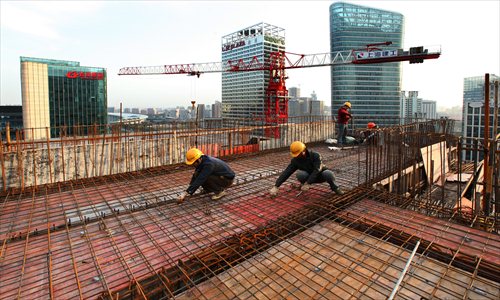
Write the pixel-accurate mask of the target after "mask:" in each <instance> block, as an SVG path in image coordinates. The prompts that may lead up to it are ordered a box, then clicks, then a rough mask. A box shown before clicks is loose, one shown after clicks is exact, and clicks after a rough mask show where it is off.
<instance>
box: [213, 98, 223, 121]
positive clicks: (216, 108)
mask: <svg viewBox="0 0 500 300" xmlns="http://www.w3.org/2000/svg"><path fill="white" fill-rule="evenodd" d="M221 117H222V103H221V102H220V101H215V103H214V104H212V118H221Z"/></svg>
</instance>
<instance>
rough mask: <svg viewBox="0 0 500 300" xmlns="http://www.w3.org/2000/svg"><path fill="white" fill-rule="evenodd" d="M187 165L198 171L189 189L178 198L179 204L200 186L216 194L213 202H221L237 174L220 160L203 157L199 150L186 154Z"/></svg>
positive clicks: (193, 149) (205, 190) (190, 150)
mask: <svg viewBox="0 0 500 300" xmlns="http://www.w3.org/2000/svg"><path fill="white" fill-rule="evenodd" d="M186 164H187V165H192V166H194V167H195V168H196V169H195V171H194V174H193V177H192V178H191V182H190V183H189V187H188V188H187V190H186V191H185V192H183V193H182V194H181V195H180V196H179V198H177V202H178V203H182V202H183V201H184V199H185V198H186V197H187V196H190V195H193V194H194V192H196V190H197V189H198V188H199V187H200V186H201V187H203V190H204V192H208V193H214V195H213V196H212V200H219V199H220V198H222V197H223V196H224V195H225V194H226V193H225V189H226V188H228V187H229V186H230V185H231V184H233V180H234V176H235V174H234V172H233V170H231V168H230V167H229V166H228V164H226V163H225V162H223V161H222V160H220V159H218V158H215V157H211V156H208V155H203V153H202V152H201V151H200V150H199V149H196V148H191V149H189V151H188V152H187V153H186Z"/></svg>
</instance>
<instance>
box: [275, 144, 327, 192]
mask: <svg viewBox="0 0 500 300" xmlns="http://www.w3.org/2000/svg"><path fill="white" fill-rule="evenodd" d="M327 169H328V168H327V167H326V166H325V165H323V163H322V162H321V155H320V154H319V153H317V152H314V151H309V150H306V156H305V157H302V156H301V155H299V156H297V157H294V158H292V161H291V162H290V164H289V165H288V167H286V169H285V170H284V171H283V172H282V173H281V175H280V177H278V179H277V180H276V183H275V185H276V186H277V187H279V186H280V185H281V184H283V182H285V181H286V180H287V179H288V177H290V176H291V175H292V174H293V173H295V171H297V170H301V171H306V172H307V173H309V177H308V178H307V183H309V184H311V183H314V182H315V181H316V178H317V177H318V175H319V174H320V173H321V172H323V171H324V170H327Z"/></svg>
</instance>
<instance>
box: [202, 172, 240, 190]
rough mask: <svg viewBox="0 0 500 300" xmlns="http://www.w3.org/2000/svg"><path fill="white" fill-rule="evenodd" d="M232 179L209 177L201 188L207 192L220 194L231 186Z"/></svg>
mask: <svg viewBox="0 0 500 300" xmlns="http://www.w3.org/2000/svg"><path fill="white" fill-rule="evenodd" d="M233 180H234V179H228V178H226V177H224V176H215V175H210V176H208V178H207V181H205V183H204V184H202V185H201V186H202V187H203V189H204V190H205V191H207V192H213V193H220V192H221V191H223V190H225V189H226V188H227V187H229V186H230V185H231V184H233Z"/></svg>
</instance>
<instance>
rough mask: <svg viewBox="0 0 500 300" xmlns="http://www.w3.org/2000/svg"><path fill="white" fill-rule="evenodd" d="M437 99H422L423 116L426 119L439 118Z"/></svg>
mask: <svg viewBox="0 0 500 300" xmlns="http://www.w3.org/2000/svg"><path fill="white" fill-rule="evenodd" d="M436 106H437V103H436V101H433V100H422V116H423V117H424V118H425V119H437V112H436Z"/></svg>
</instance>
